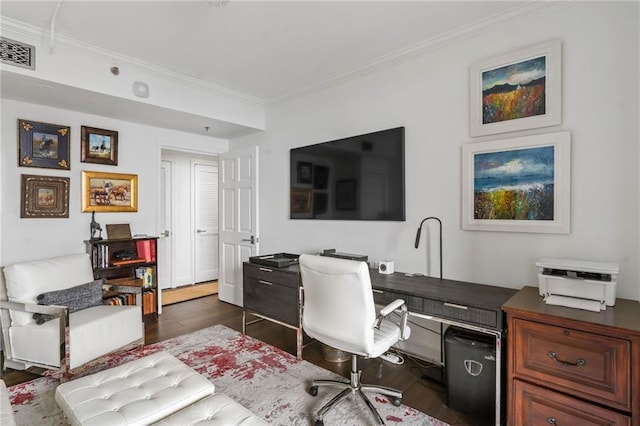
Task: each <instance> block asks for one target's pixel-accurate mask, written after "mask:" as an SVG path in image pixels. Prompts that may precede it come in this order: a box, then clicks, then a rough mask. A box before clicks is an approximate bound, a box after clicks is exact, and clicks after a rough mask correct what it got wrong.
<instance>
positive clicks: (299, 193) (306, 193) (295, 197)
mask: <svg viewBox="0 0 640 426" xmlns="http://www.w3.org/2000/svg"><path fill="white" fill-rule="evenodd" d="M290 209H291V213H309V212H311V190H310V189H303V188H291V206H290Z"/></svg>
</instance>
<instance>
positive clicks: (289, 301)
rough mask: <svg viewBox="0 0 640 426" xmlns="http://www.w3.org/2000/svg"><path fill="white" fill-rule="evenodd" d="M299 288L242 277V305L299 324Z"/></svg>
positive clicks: (271, 316) (280, 319)
mask: <svg viewBox="0 0 640 426" xmlns="http://www.w3.org/2000/svg"><path fill="white" fill-rule="evenodd" d="M299 294H300V293H299V289H298V288H291V287H288V286H284V285H280V284H277V283H270V282H269V281H265V280H258V279H255V278H248V277H246V276H245V278H244V289H243V296H244V307H245V309H247V310H249V311H253V312H256V313H259V314H262V315H264V316H266V317H269V318H273V319H275V320H278V321H282V322H284V323H286V324H289V325H293V326H295V327H297V326H299V324H298V322H299V315H298V307H299V304H300V303H299Z"/></svg>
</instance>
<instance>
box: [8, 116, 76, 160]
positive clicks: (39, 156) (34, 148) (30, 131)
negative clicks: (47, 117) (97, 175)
mask: <svg viewBox="0 0 640 426" xmlns="http://www.w3.org/2000/svg"><path fill="white" fill-rule="evenodd" d="M70 133H71V128H70V127H69V126H61V125H58V124H49V123H40V122H38V121H32V120H26V119H23V118H19V119H18V166H20V167H39V168H42V169H63V170H70V168H71V165H70V162H69V161H70V159H69V137H70Z"/></svg>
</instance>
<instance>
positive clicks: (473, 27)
mask: <svg viewBox="0 0 640 426" xmlns="http://www.w3.org/2000/svg"><path fill="white" fill-rule="evenodd" d="M574 4H576V2H574V1H536V0H533V1H530V2H527V3H526V4H524V5H521V6H517V7H514V8H510V9H508V10H506V11H504V12H503V13H500V14H497V15H493V16H491V17H488V18H484V19H481V20H478V21H475V22H473V23H471V24H467V25H465V26H463V27H460V28H457V29H455V30H452V31H449V32H446V33H443V34H440V35H438V36H436V37H432V38H430V39H427V40H424V41H421V42H419V43H415V44H413V45H411V46H408V47H406V48H404V49H400V50H397V51H395V52H393V53H391V54H389V55H385V56H382V57H379V58H377V59H375V60H373V61H371V62H369V63H368V64H365V65H363V66H360V67H357V68H353V69H349V70H346V71H344V72H341V73H338V74H335V75H333V76H331V77H329V78H327V79H325V80H323V81H321V82H319V83H316V84H312V85H309V86H305V87H301V88H299V89H298V90H295V91H293V92H291V93H289V94H286V95H283V96H280V97H278V98H274V99H270V100H267V101H265V104H266V106H275V105H278V104H283V103H287V102H289V101H291V100H293V99H296V98H300V97H303V96H307V95H310V94H312V93H314V92H317V91H320V90H322V89H326V88H329V87H332V86H337V85H339V84H342V83H344V82H347V81H349V80H353V79H355V78H358V77H362V76H365V75H367V74H370V73H372V72H374V71H378V70H380V69H383V68H387V67H390V66H392V65H395V64H397V63H400V62H403V61H406V60H409V59H411V58H414V57H416V56H420V55H423V54H425V53H429V52H432V51H434V50H438V49H442V48H444V47H447V46H451V45H453V44H456V43H460V42H462V41H464V40H467V39H469V38H471V37H476V36H478V35H481V34H486V33H490V32H493V31H497V30H498V29H500V28H504V26H506V25H509V26H512V25H514V24H515V23H519V22H522V21H528V20H532V19H535V18H538V17H540V16H544V15H548V14H551V13H556V12H558V11H561V10H564V9H566V8H568V7H569V6H572V5H574Z"/></svg>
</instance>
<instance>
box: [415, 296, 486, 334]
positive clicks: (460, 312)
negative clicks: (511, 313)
mask: <svg viewBox="0 0 640 426" xmlns="http://www.w3.org/2000/svg"><path fill="white" fill-rule="evenodd" d="M423 304H424V306H423V309H424V311H423V312H424V313H425V314H426V315H433V316H435V317H440V318H447V319H451V320H455V321H461V322H465V323H470V324H477V325H480V326H484V327H490V328H497V327H498V313H497V312H496V311H492V310H489V309H481V308H474V307H471V306H462V305H458V304H455V303H446V302H442V301H439V300H432V299H424V302H423Z"/></svg>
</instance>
